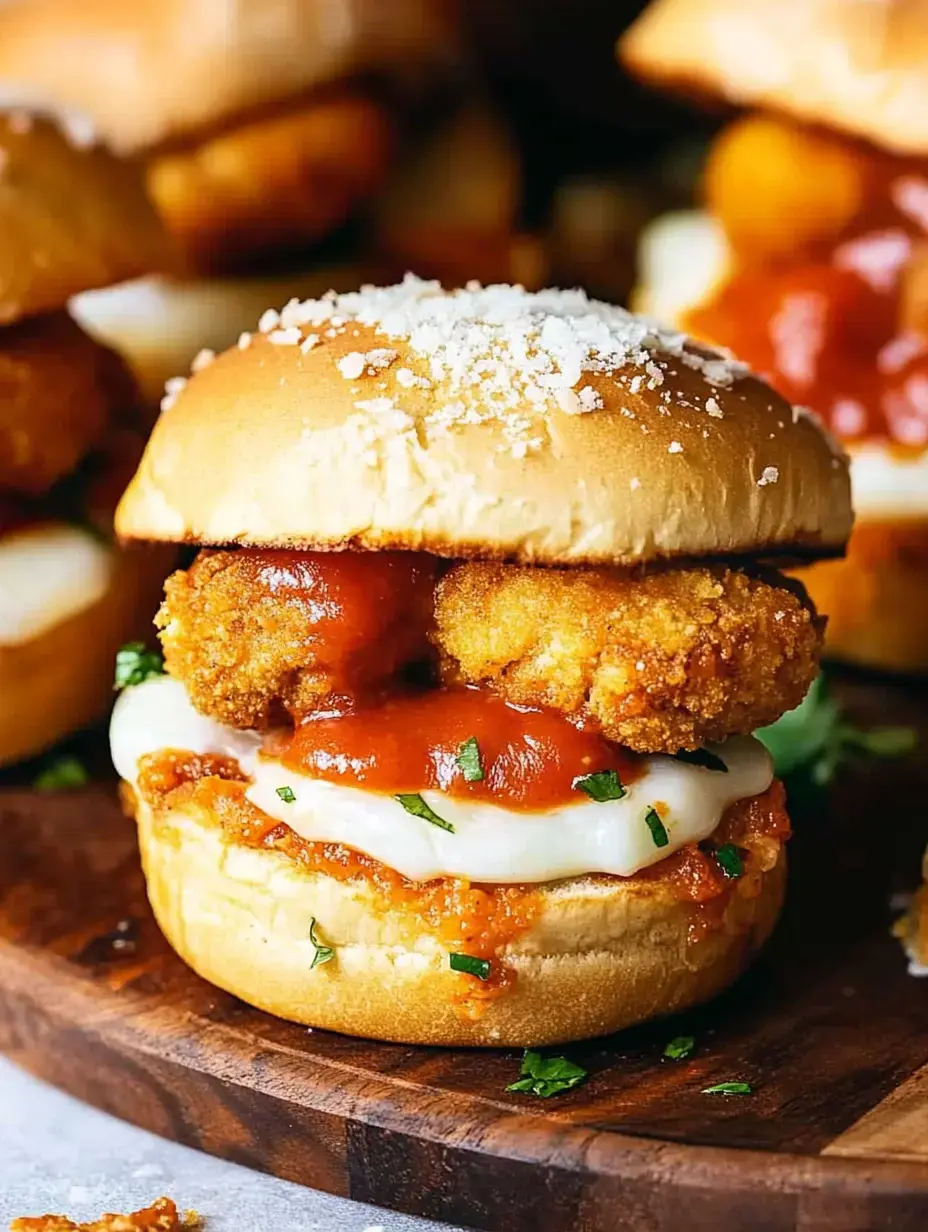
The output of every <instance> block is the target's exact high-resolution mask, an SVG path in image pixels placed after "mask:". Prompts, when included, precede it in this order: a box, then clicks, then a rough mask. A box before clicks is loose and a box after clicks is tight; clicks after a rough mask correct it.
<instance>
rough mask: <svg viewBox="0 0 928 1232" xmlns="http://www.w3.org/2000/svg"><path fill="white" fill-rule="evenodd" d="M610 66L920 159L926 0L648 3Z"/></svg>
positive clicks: (927, 112)
mask: <svg viewBox="0 0 928 1232" xmlns="http://www.w3.org/2000/svg"><path fill="white" fill-rule="evenodd" d="M619 56H620V58H621V59H622V61H623V62H624V63H625V65H626V67H627V68H629V69H630V70H631V71H632V72H633V73H635V74H637V75H638V76H640V77H643V78H644V79H645V80H648V81H651V82H653V83H654V84H656V85H661V86H666V87H670V88H675V89H680V90H683V91H685V92H689V93H694V94H697V95H712V96H715V97H722V98H724V99H726V100H728V101H729V102H732V103H736V104H738V105H739V106H746V105H748V106H753V107H764V108H768V109H771V110H776V111H785V112H787V113H789V114H792V115H794V116H796V117H797V118H799V119H801V120H804V121H806V122H807V123H810V124H821V125H826V126H828V127H830V128H837V129H839V130H843V131H845V132H848V133H851V134H854V135H855V136H859V137H864V138H866V139H867V140H869V141H872V142H874V143H875V144H876V145H880V146H884V147H885V148H886V149H889V150H894V151H896V152H897V153H900V154H917V155H923V154H928V0H877V2H866V0H864V2H860V0H858V2H857V3H850V2H849V0H750V3H747V2H746V0H654V2H653V3H652V4H651V5H650V7H649V8H647V9H646V10H645V12H644V13H643V14H642V15H641V16H640V17H639V18H638V20H637V21H636V22H635V23H634V25H632V26H631V28H630V29H629V30H628V31H627V32H626V33H625V35H624V36H623V37H622V39H621V40H620V42H619Z"/></svg>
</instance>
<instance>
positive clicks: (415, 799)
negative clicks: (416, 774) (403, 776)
mask: <svg viewBox="0 0 928 1232" xmlns="http://www.w3.org/2000/svg"><path fill="white" fill-rule="evenodd" d="M394 799H395V800H398V801H399V802H400V804H402V806H403V808H404V809H405V810H406V812H407V813H411V814H412V815H413V817H421V818H422V819H423V820H424V821H430V822H431V823H432V825H433V826H438V828H439V829H440V830H447V831H448V833H449V834H453V833H454V826H453V825H452V824H451V822H450V821H445V819H444V818H443V817H439V816H438V814H437V813H436V812H435V810H434V809H431V808H429V806H428V805H427V804H426V802H425V801H424V800H423V799H422V797H421V796H420V795H419V793H418V792H417V791H415V792H400V793H399V794H398V795H396V796H394Z"/></svg>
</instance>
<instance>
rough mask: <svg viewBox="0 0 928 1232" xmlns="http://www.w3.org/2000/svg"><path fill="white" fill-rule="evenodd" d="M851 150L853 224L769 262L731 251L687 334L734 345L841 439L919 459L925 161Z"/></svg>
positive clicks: (923, 404) (924, 368)
mask: <svg viewBox="0 0 928 1232" xmlns="http://www.w3.org/2000/svg"><path fill="white" fill-rule="evenodd" d="M837 140H838V139H837V138H835V141H837ZM847 149H848V151H849V153H850V154H851V156H853V157H854V158H856V159H858V160H860V163H861V165H862V166H863V169H864V174H863V175H862V182H863V183H864V184H865V186H866V191H864V192H862V195H861V200H860V204H859V207H858V211H857V213H856V215H855V216H854V217H853V219H852V220H851V222H850V223H849V224H848V225H846V226H845V227H844V228H843V229H842V230H841V231H840V232H839V233H838V234H836V235H833V236H831V237H830V238H829V239H828V240H827V242H825V241H822V242H819V243H817V244H811V245H810V244H807V245H805V246H803V247H802V248H801V249H797V250H796V251H795V252H793V253H792V254H791V255H790V256H789V257H788V258H787V259H786V260H785V261H784V260H782V259H781V260H779V261H777V262H776V263H773V264H763V263H759V261H758V259H757V258H756V257H754V258H752V255H751V253H749V252H739V251H737V249H736V251H735V253H734V257H735V264H736V269H735V272H734V273H733V274H732V276H731V277H730V278H729V279H728V280H727V281H726V282H725V283H723V284H722V286H721V287H720V288H719V289H718V290H717V292H716V293H715V294H714V296H713V297H712V298H711V299H710V300H709V301H708V302H706V303H704V304H702V305H700V306H699V307H698V308H696V309H695V310H693V311H691V312H690V313H689V314H687V317H686V320H685V321H684V325H685V327H686V328H687V329H689V330H691V331H692V332H693V333H695V334H697V335H698V336H700V337H702V338H706V339H708V340H710V341H712V342H715V343H717V344H721V345H723V346H726V347H730V348H731V350H733V351H734V352H735V354H736V355H737V356H738V357H739V358H740V359H742V360H744V361H746V362H747V363H748V364H750V365H751V367H752V368H754V369H755V370H756V371H758V372H759V373H760V374H761V375H763V376H764V377H766V378H767V380H769V381H770V382H771V384H773V385H774V386H775V387H776V388H777V389H778V390H779V391H780V393H782V394H783V395H784V397H786V398H788V399H789V400H790V401H791V402H794V403H798V404H799V405H802V406H809V407H811V408H812V409H813V410H815V411H817V412H818V414H819V415H821V416H822V418H823V419H824V420H825V421H826V423H827V424H828V425H829V427H830V428H831V429H832V430H833V431H834V432H835V433H836V435H837V436H839V437H841V438H842V439H844V440H849V441H853V440H862V439H866V438H888V439H889V440H892V441H895V442H897V443H899V444H900V445H904V446H908V447H910V448H916V449H919V450H920V449H922V448H924V447H925V446H926V445H928V337H926V336H925V334H926V332H928V266H926V263H925V240H926V238H928V163H926V162H916V161H914V160H911V159H908V160H907V159H902V158H893V157H891V156H889V155H884V154H882V153H880V152H878V151H875V150H873V151H871V150H869V149H867V148H866V147H865V146H862V145H853V144H851V143H848V146H847ZM770 260H772V258H771V259H770Z"/></svg>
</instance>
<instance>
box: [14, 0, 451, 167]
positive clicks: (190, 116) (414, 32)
mask: <svg viewBox="0 0 928 1232" xmlns="http://www.w3.org/2000/svg"><path fill="white" fill-rule="evenodd" d="M447 12H448V6H447V3H446V0H335V3H333V0H133V2H132V3H131V4H127V3H125V0H78V2H75V0H4V2H3V3H0V82H2V83H3V86H2V88H0V94H2V93H9V94H11V95H13V94H15V92H16V91H17V90H18V91H20V92H21V97H22V98H23V99H24V100H25V101H38V102H42V103H45V104H48V105H55V106H60V107H69V108H75V109H77V110H79V111H81V112H83V113H84V114H86V115H88V116H90V117H92V118H93V120H94V121H95V122H96V123H97V124H98V125H99V127H100V131H101V132H102V133H103V134H104V136H105V137H106V138H107V140H108V141H110V142H111V143H112V144H113V145H114V146H115V147H116V148H118V149H120V150H122V151H126V150H139V149H144V148H148V147H150V146H154V145H158V144H161V143H162V142H165V141H168V140H174V139H177V138H180V137H183V136H185V135H187V134H190V133H194V132H196V131H197V130H199V129H202V128H210V127H213V126H215V125H216V124H218V123H222V122H225V121H227V120H228V119H229V118H230V117H235V116H237V115H239V114H241V113H245V112H250V111H252V110H254V109H255V108H259V107H264V106H268V105H273V104H275V103H280V102H282V101H283V100H286V99H289V98H292V97H295V96H297V95H300V94H303V93H305V92H306V91H308V90H311V89H313V88H315V87H317V86H320V85H324V84H326V83H327V82H331V81H336V80H338V79H340V78H342V77H345V76H348V75H350V74H353V73H359V72H365V71H367V70H370V69H379V68H386V67H389V66H393V65H398V64H404V63H407V62H409V61H417V60H418V61H421V60H423V59H425V58H431V59H434V58H435V56H436V54H437V53H438V54H441V52H442V49H443V48H444V47H445V45H446V40H447V37H448V30H447V22H446V16H447Z"/></svg>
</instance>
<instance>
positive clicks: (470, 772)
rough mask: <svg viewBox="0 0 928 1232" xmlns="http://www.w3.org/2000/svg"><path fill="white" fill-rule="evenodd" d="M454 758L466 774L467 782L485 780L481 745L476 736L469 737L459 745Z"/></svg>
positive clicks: (465, 779)
mask: <svg viewBox="0 0 928 1232" xmlns="http://www.w3.org/2000/svg"><path fill="white" fill-rule="evenodd" d="M454 760H455V761H456V762H457V765H458V769H459V770H460V771H461V773H462V774H463V775H464V781H465V782H466V783H482V782H483V763H482V762H481V760H480V745H479V744H478V743H477V737H476V736H468V737H467V739H466V740H465V741H464V743H463V744H462V745H460V746H459V748H458V751H457V753H456V754H455V757H454Z"/></svg>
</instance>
